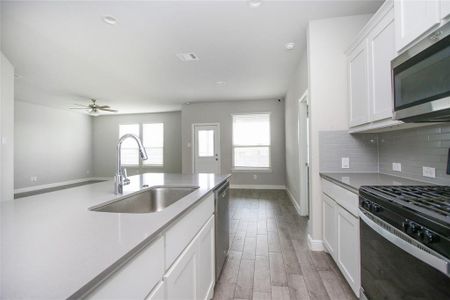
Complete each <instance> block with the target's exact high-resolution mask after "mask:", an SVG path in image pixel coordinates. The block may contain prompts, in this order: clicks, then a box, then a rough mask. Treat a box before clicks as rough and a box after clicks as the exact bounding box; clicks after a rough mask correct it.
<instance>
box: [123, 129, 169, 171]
mask: <svg viewBox="0 0 450 300" xmlns="http://www.w3.org/2000/svg"><path fill="white" fill-rule="evenodd" d="M127 133H131V134H134V135H136V136H137V137H139V138H141V136H142V143H143V145H144V147H145V150H146V151H147V155H148V159H147V160H144V161H142V162H141V159H140V157H139V147H138V145H137V143H136V141H134V140H132V139H126V140H125V141H124V142H123V144H122V151H121V154H122V164H123V165H125V166H140V165H141V164H142V165H146V166H162V165H163V162H164V124H163V123H155V124H142V130H141V126H140V124H126V125H119V138H120V137H121V136H123V135H124V134H127ZM141 133H142V134H141Z"/></svg>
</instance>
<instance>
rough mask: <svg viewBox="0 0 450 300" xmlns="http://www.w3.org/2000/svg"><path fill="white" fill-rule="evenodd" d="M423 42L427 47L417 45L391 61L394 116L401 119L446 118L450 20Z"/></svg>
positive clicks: (449, 101) (449, 88)
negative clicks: (416, 47) (417, 47)
mask: <svg viewBox="0 0 450 300" xmlns="http://www.w3.org/2000/svg"><path fill="white" fill-rule="evenodd" d="M447 27H448V28H447ZM438 33H439V34H438ZM430 41H432V43H431V44H430ZM423 43H425V46H426V48H425V49H423V50H421V49H422V48H420V47H419V49H420V50H421V51H420V52H418V53H416V52H417V51H418V49H416V51H414V49H412V50H411V51H408V52H406V53H404V54H402V55H400V56H399V57H397V58H396V59H394V60H393V61H392V80H393V83H392V87H393V98H394V118H395V119H397V120H402V121H404V122H440V121H441V122H445V121H449V120H450V23H449V24H448V25H446V26H444V28H441V29H439V31H438V32H436V33H434V34H433V35H431V36H430V37H429V38H426V39H425V40H424V41H423V42H422V44H423ZM418 46H421V45H418Z"/></svg>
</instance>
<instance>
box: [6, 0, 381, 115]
mask: <svg viewBox="0 0 450 300" xmlns="http://www.w3.org/2000/svg"><path fill="white" fill-rule="evenodd" d="M381 2H382V1H370V0H366V1H337V0H335V1H263V3H262V5H261V6H260V7H258V8H251V7H250V6H249V5H248V2H247V1H151V2H150V1H147V2H139V1H138V2H126V1H115V2H109V1H98V2H88V1H78V2H76V1H63V2H62V1H59V2H42V1H29V2H23V1H13V2H2V20H1V34H2V35H1V38H2V40H1V42H2V44H1V46H2V51H3V53H5V55H6V56H7V57H8V58H9V59H10V60H11V62H12V63H13V65H14V66H15V67H16V74H19V75H20V78H18V79H16V80H15V85H16V88H15V91H16V99H18V100H23V101H28V102H34V103H40V104H44V105H49V106H53V107H61V108H67V107H69V106H71V104H73V103H87V102H88V100H87V98H88V97H94V98H97V99H98V100H99V102H100V104H108V105H111V106H112V107H114V108H117V109H119V110H120V112H121V113H132V112H144V111H145V112H150V111H169V110H176V109H179V108H180V106H181V104H182V103H185V102H196V101H219V100H226V101H228V100H230V101H231V100H251V99H271V98H278V97H283V96H284V95H285V93H286V89H287V85H288V83H289V77H290V75H291V74H292V72H293V71H294V68H295V66H296V65H297V63H298V58H299V56H300V53H301V51H303V49H304V48H305V42H306V26H307V22H308V21H309V20H312V19H322V18H330V17H337V16H347V15H355V14H363V13H373V12H374V11H375V10H376V9H377V8H378V7H379V6H380V4H381ZM105 15H112V16H114V17H115V18H116V19H117V20H118V23H117V24H116V25H109V24H106V23H105V22H103V21H102V18H103V16H105ZM288 42H295V43H296V45H297V46H296V48H295V49H294V50H292V51H287V50H286V49H285V48H284V45H285V44H286V43H288ZM191 51H192V52H194V53H196V54H197V55H198V56H199V57H200V61H197V62H181V61H180V60H179V59H178V58H177V57H176V56H175V54H176V53H180V52H191ZM217 81H225V82H226V84H225V85H217V84H216V82H217Z"/></svg>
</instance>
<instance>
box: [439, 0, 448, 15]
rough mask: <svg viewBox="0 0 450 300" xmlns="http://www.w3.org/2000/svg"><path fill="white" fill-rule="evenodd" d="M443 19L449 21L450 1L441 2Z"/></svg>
mask: <svg viewBox="0 0 450 300" xmlns="http://www.w3.org/2000/svg"><path fill="white" fill-rule="evenodd" d="M440 3H441V18H442V19H447V18H449V17H450V0H441V1H440Z"/></svg>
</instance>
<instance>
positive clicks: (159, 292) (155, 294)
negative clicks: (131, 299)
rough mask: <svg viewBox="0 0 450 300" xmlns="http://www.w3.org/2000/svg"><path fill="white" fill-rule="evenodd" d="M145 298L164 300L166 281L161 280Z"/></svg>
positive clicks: (148, 299)
mask: <svg viewBox="0 0 450 300" xmlns="http://www.w3.org/2000/svg"><path fill="white" fill-rule="evenodd" d="M145 300H166V283H165V281H161V282H160V283H159V284H158V285H157V286H156V287H155V288H154V289H153V291H152V292H151V293H150V295H148V297H147V298H145Z"/></svg>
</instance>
